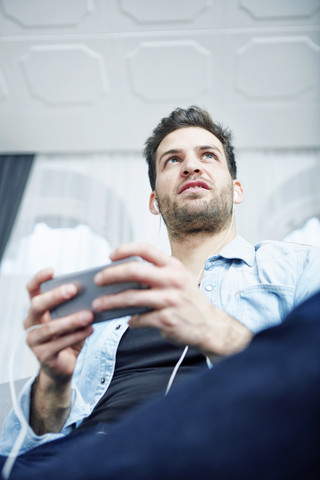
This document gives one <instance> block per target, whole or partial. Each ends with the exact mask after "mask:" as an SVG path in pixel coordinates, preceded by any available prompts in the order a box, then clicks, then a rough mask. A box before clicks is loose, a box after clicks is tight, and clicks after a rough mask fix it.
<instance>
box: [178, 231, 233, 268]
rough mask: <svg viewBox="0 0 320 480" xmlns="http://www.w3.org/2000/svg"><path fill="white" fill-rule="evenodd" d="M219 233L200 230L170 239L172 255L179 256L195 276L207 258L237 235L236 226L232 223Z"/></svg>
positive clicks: (216, 252)
mask: <svg viewBox="0 0 320 480" xmlns="http://www.w3.org/2000/svg"><path fill="white" fill-rule="evenodd" d="M229 230H230V226H228V227H227V228H226V229H224V230H221V231H220V232H218V233H208V232H199V233H195V234H190V235H184V236H183V237H181V238H172V237H170V232H169V239H170V245H171V252H172V255H173V256H174V257H176V258H178V259H179V260H180V261H181V262H182V263H183V264H184V266H185V267H186V269H187V270H189V272H190V273H192V274H193V275H194V276H195V278H197V277H198V275H199V274H200V272H201V270H202V268H203V266H204V263H205V261H206V259H207V258H208V257H209V256H210V255H211V254H213V253H214V254H215V255H216V254H218V253H219V252H220V251H221V250H222V249H223V248H224V247H225V246H226V245H228V243H230V242H231V241H232V240H233V239H234V238H235V236H236V234H237V232H236V226H235V225H232V227H231V230H230V231H229Z"/></svg>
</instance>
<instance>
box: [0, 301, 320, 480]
mask: <svg viewBox="0 0 320 480" xmlns="http://www.w3.org/2000/svg"><path fill="white" fill-rule="evenodd" d="M319 451H320V293H318V294H317V295H315V296H314V297H313V298H311V299H309V300H307V301H306V302H305V303H304V304H302V305H301V306H299V307H298V308H297V309H296V310H295V311H294V312H292V313H291V314H290V315H289V317H288V318H287V319H286V320H285V321H284V323H283V324H282V325H279V326H276V327H273V328H270V329H268V330H265V331H263V332H260V333H259V334H258V335H256V337H255V338H254V339H253V341H252V343H251V344H250V346H249V347H248V348H247V349H246V350H245V351H243V352H241V353H239V354H236V355H233V356H232V357H229V358H227V359H225V360H223V361H222V362H220V363H219V364H218V365H217V366H216V367H215V368H214V369H213V370H211V371H207V372H204V373H202V374H199V375H198V376H197V377H195V378H193V379H191V380H188V381H186V382H185V383H184V384H183V385H181V386H180V387H179V388H176V389H175V391H173V392H172V393H170V394H169V395H168V396H167V397H166V398H161V399H158V400H154V401H153V402H151V403H148V404H147V405H145V406H144V407H142V408H139V409H138V410H137V411H135V412H134V413H132V414H130V415H129V416H128V417H126V418H125V419H124V420H123V421H121V422H120V423H118V424H117V425H116V426H114V427H112V428H111V430H109V433H108V434H106V435H101V434H98V433H97V429H94V430H88V431H82V432H79V433H78V434H73V435H71V436H69V437H67V438H64V439H62V440H57V441H55V442H52V443H50V444H47V445H43V446H40V447H38V448H37V449H34V450H33V451H31V452H28V453H26V454H24V455H22V456H20V457H19V458H18V459H17V462H16V464H15V467H14V469H13V472H12V476H11V478H12V479H17V480H18V479H20V480H22V479H29V478H30V479H32V480H58V479H68V480H88V479H90V480H92V479H94V480H98V479H117V480H119V479H120V480H132V479H139V480H158V479H159V480H160V479H161V480H164V479H166V480H170V479H175V480H177V479H180V478H183V479H197V480H199V479H206V480H207V479H217V480H233V479H237V480H239V479H240V480H241V479H243V480H264V479H268V480H285V479H288V480H289V479H290V480H292V479H299V480H301V479H308V480H311V479H316V478H320V456H319ZM3 461H4V459H2V462H3Z"/></svg>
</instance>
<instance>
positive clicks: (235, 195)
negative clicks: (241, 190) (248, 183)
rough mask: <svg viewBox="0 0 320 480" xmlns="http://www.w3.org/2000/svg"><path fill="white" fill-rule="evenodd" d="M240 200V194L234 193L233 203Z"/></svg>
mask: <svg viewBox="0 0 320 480" xmlns="http://www.w3.org/2000/svg"><path fill="white" fill-rule="evenodd" d="M237 198H238V192H236V191H234V192H233V203H235V201H236V200H237Z"/></svg>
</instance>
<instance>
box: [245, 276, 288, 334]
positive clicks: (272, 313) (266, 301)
mask: <svg viewBox="0 0 320 480" xmlns="http://www.w3.org/2000/svg"><path fill="white" fill-rule="evenodd" d="M236 296H237V303H238V311H239V312H240V321H241V323H243V324H244V325H246V327H247V328H249V329H250V330H251V331H252V332H254V333H257V332H259V331H260V330H263V329H265V328H268V327H272V326H274V325H278V324H279V323H281V322H282V321H283V320H284V318H285V317H286V315H287V314H288V313H289V312H290V310H292V308H293V301H294V288H293V287H288V286H283V285H269V284H259V285H252V286H250V287H246V288H243V289H241V290H238V292H237V295H236Z"/></svg>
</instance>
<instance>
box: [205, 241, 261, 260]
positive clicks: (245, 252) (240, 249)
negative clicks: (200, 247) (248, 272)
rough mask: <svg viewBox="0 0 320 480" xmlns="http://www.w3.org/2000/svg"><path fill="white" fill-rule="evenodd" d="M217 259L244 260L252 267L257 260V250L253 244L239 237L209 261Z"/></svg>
mask: <svg viewBox="0 0 320 480" xmlns="http://www.w3.org/2000/svg"><path fill="white" fill-rule="evenodd" d="M216 257H222V258H228V259H238V260H243V261H244V262H245V263H247V264H248V265H249V266H250V267H252V265H253V262H254V258H255V249H254V246H253V245H251V243H249V242H247V240H245V239H244V238H242V237H241V236H240V235H237V236H236V237H235V238H234V239H233V240H232V242H230V243H228V245H226V246H225V247H224V248H223V249H222V250H221V252H220V253H218V254H217V255H214V256H212V257H210V258H209V259H208V260H210V259H211V258H216Z"/></svg>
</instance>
